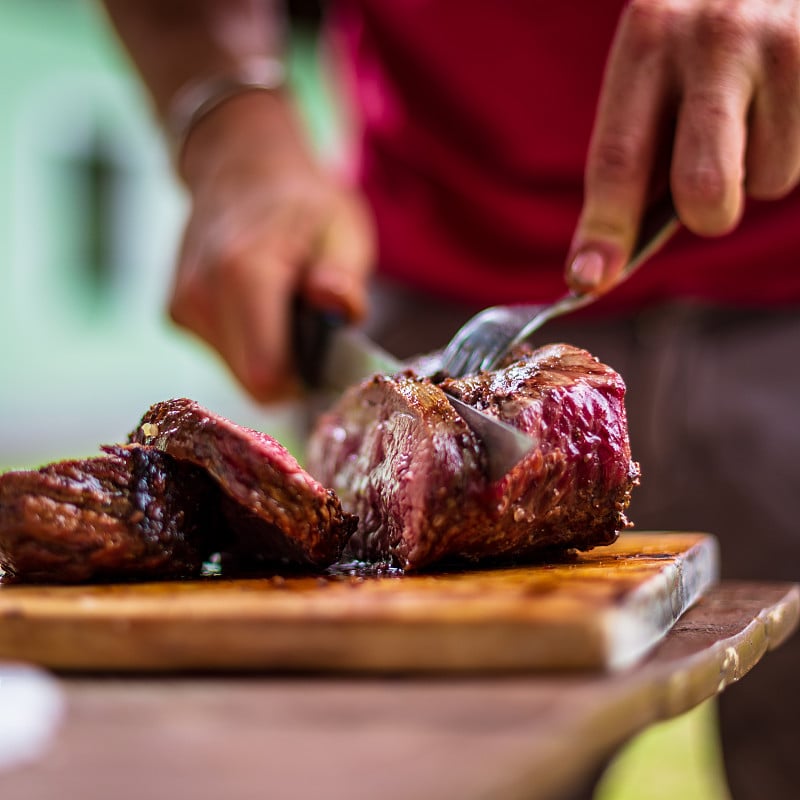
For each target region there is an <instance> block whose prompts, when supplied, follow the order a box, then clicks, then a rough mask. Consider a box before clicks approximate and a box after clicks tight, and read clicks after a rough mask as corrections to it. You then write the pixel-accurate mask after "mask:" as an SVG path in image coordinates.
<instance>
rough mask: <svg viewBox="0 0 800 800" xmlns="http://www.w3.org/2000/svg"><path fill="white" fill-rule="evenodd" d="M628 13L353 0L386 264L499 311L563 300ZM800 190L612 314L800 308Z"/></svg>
mask: <svg viewBox="0 0 800 800" xmlns="http://www.w3.org/2000/svg"><path fill="white" fill-rule="evenodd" d="M623 5H624V3H623V0H595V2H591V3H582V4H580V6H579V7H576V6H575V4H571V3H557V2H550V1H546V0H539V1H538V2H537V0H502V2H496V3H491V2H487V0H394V1H392V0H341V2H339V3H337V4H336V6H335V9H334V15H333V18H332V23H333V30H334V31H335V32H336V33H337V34H338V35H337V40H338V42H339V44H340V49H341V50H343V51H344V55H345V59H344V61H345V69H346V78H347V80H348V83H349V87H348V88H349V91H350V92H351V93H352V95H353V99H354V103H353V105H354V108H355V109H357V112H356V113H357V126H356V130H357V137H358V139H357V144H358V147H357V152H358V167H357V169H358V176H359V179H360V181H361V184H362V186H363V188H364V190H365V191H366V194H367V196H368V198H369V200H370V201H371V203H372V206H373V208H374V212H375V216H376V219H377V226H378V238H379V251H380V268H381V270H382V271H383V272H384V273H385V274H387V275H390V276H393V277H394V278H397V279H400V280H402V281H404V282H405V283H407V284H409V285H412V286H416V287H419V288H422V289H426V290H428V291H431V292H434V293H438V294H442V295H446V296H448V297H455V298H459V299H463V300H467V301H471V302H477V303H479V304H483V305H490V304H494V303H510V302H521V301H533V302H535V301H542V300H549V299H553V298H555V297H557V296H559V295H560V294H563V292H564V290H565V285H564V279H563V264H564V260H565V258H566V254H567V248H568V246H569V241H570V238H571V236H572V233H573V229H574V226H575V223H576V220H577V217H578V213H579V211H580V207H581V198H582V185H583V169H584V163H585V158H586V150H587V145H588V141H589V135H590V133H591V128H592V123H593V120H594V114H595V108H596V104H597V98H598V95H599V91H600V85H601V80H602V75H603V68H604V64H605V60H606V56H607V53H608V50H609V46H610V43H611V41H612V37H613V35H614V31H615V29H616V26H617V21H618V17H619V14H620V12H621V9H622V7H623ZM798 253H800V193H798V192H795V193H794V194H792V195H791V196H790V197H788V198H787V199H785V200H782V201H778V202H770V203H755V202H751V203H749V204H748V209H747V213H746V215H745V218H744V220H743V222H742V224H741V225H740V227H739V228H738V229H737V230H736V231H735V232H734V233H732V234H730V235H728V236H726V237H723V238H718V239H700V238H698V237H695V236H693V235H691V234H689V233H688V232H686V231H681V232H680V233H679V234H678V236H677V237H676V238H675V239H674V240H673V241H672V242H671V243H670V244H669V245H668V246H667V248H665V249H664V250H663V251H662V252H661V253H660V254H658V255H657V256H656V257H655V258H653V260H652V261H651V263H649V264H648V265H646V267H645V268H644V269H642V270H640V271H639V273H638V274H636V275H635V276H634V277H633V278H632V279H631V280H630V281H629V282H628V283H626V284H624V285H622V286H620V287H619V288H618V289H615V290H614V292H612V293H611V295H610V296H609V297H608V298H607V299H606V300H604V301H603V304H604V306H605V307H606V308H614V309H621V308H631V307H639V306H642V305H643V304H647V303H651V302H658V301H661V300H666V299H671V298H675V297H691V298H700V299H705V300H712V301H718V302H722V303H734V304H746V305H763V304H782V303H797V302H800V263H799V262H800V258H799V257H798Z"/></svg>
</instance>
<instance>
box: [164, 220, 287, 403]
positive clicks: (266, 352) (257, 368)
mask: <svg viewBox="0 0 800 800" xmlns="http://www.w3.org/2000/svg"><path fill="white" fill-rule="evenodd" d="M274 233H275V232H274V231H270V230H264V231H261V232H260V233H259V235H257V236H254V237H250V238H248V240H247V241H246V242H235V241H232V242H228V243H226V245H225V246H219V244H218V243H217V244H216V245H215V246H214V247H213V248H210V246H209V245H208V243H207V242H206V243H205V244H206V247H209V250H204V249H203V247H202V246H199V244H198V243H196V242H192V240H191V239H189V242H188V245H187V246H185V247H184V252H183V254H182V258H181V261H180V265H179V270H178V278H177V280H176V283H175V287H174V291H173V298H172V302H171V306H170V313H171V315H172V318H173V320H174V321H175V322H176V323H178V324H179V325H182V326H183V327H186V328H188V329H189V330H191V331H192V332H193V333H195V334H197V335H198V336H199V337H200V338H202V339H203V340H204V341H206V342H207V343H208V344H209V345H211V346H212V347H213V348H214V349H215V350H217V352H218V353H219V354H220V355H221V356H222V358H223V359H224V361H225V362H226V363H227V365H228V367H229V368H230V370H231V372H232V373H233V374H234V376H235V377H236V379H237V380H238V381H239V382H240V383H241V384H242V386H243V387H244V388H245V389H246V390H247V392H248V393H249V394H250V395H252V396H253V397H254V398H255V399H256V400H259V401H267V400H273V399H277V398H280V397H282V396H285V395H287V394H290V393H292V392H293V391H294V389H295V387H294V381H293V371H292V367H291V359H290V354H289V340H288V327H289V319H288V314H289V310H288V309H289V304H290V299H291V296H292V294H293V292H294V285H295V278H294V274H293V271H294V267H293V264H292V261H291V260H290V259H287V258H286V257H285V253H284V254H282V256H279V255H278V253H279V252H280V250H281V249H284V250H285V248H280V247H276V246H275V239H274ZM187 238H189V237H187ZM201 241H202V240H201ZM193 244H194V245H195V246H196V247H193V246H192V245H193Z"/></svg>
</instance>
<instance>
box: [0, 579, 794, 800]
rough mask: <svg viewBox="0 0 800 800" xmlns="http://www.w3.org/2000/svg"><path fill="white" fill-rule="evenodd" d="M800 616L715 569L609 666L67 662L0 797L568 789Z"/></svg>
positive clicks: (465, 794)
mask: <svg viewBox="0 0 800 800" xmlns="http://www.w3.org/2000/svg"><path fill="white" fill-rule="evenodd" d="M799 615H800V592H798V587H797V585H789V584H782V585H781V584H759V583H737V584H727V583H722V584H719V585H716V586H714V587H712V588H710V589H709V590H708V592H707V593H706V594H705V595H704V596H703V597H702V598H701V599H700V601H699V602H698V603H697V604H696V605H695V606H694V607H693V608H692V609H690V610H689V611H688V612H687V613H686V614H684V616H683V617H682V618H681V619H680V620H679V621H678V622H677V624H676V625H675V626H674V627H673V629H672V630H671V631H670V633H669V634H668V635H667V636H666V638H665V639H664V640H663V641H662V642H661V643H660V644H658V645H657V646H656V647H655V648H654V649H653V651H652V652H651V653H650V654H649V655H648V656H647V657H646V658H645V659H644V660H643V661H642V662H640V663H638V664H637V665H636V666H634V667H631V668H629V669H626V670H622V671H619V672H615V673H612V674H608V673H599V672H591V673H587V672H570V673H564V672H559V673H537V674H528V675H502V676H496V677H486V676H472V677H467V676H460V677H447V678H443V677H442V676H420V675H416V676H413V677H397V676H371V677H369V678H366V677H364V676H342V675H321V674H318V675H313V676H305V677H300V676H296V675H288V676H287V675H247V676H234V675H217V676H203V675H196V676H163V675H159V676H149V677H148V676H141V675H140V676H102V677H101V676H86V675H84V676H62V677H61V678H60V681H59V682H60V685H61V687H62V689H63V691H64V693H65V696H66V708H67V713H66V716H65V719H64V723H63V727H62V728H61V730H60V732H59V734H58V736H57V737H56V740H55V742H54V744H53V746H52V747H51V749H50V750H49V751H48V752H47V753H46V754H44V755H43V757H42V758H41V759H40V760H39V761H38V762H37V763H35V764H32V765H28V766H25V767H21V768H18V769H15V770H14V771H12V772H6V773H0V797H3V798H14V800H50V798H52V799H53V800H56V799H57V798H64V797H66V798H81V800H107V798H109V797H113V798H115V800H141V798H146V797H153V798H182V797H191V798H192V800H218V798H227V799H228V800H249V798H253V797H268V798H280V799H281V800H283V798H287V799H289V798H298V799H299V798H312V797H323V798H325V800H339V799H340V798H341V800H372V799H373V798H381V800H434V798H436V800H440V799H441V798H459V800H488V799H489V798H491V800H523V798H524V800H555V799H556V798H559V799H561V798H564V797H565V796H570V797H572V796H573V792H574V791H575V790H576V789H577V788H578V787H579V786H580V785H582V784H583V783H584V782H585V781H586V780H587V779H588V778H589V777H590V776H591V775H592V774H594V773H596V771H597V769H598V768H599V766H600V765H601V764H602V763H603V762H604V761H605V760H606V759H607V758H608V757H609V756H610V755H611V754H612V753H613V752H614V751H615V750H616V749H617V748H618V747H619V746H620V745H621V744H622V743H624V742H625V741H626V740H627V739H628V738H629V737H630V736H631V735H633V734H634V733H636V732H637V731H640V730H642V729H643V728H645V727H647V726H648V725H650V724H651V723H653V722H656V721H658V720H661V719H665V718H667V717H671V716H674V715H675V714H679V713H681V712H683V711H686V710H688V709H689V708H691V707H692V706H694V705H696V704H697V703H698V702H700V701H702V700H703V699H705V698H707V697H711V696H713V695H715V694H717V693H718V692H720V691H722V690H728V691H732V692H736V691H737V688H738V687H736V686H731V685H730V684H732V683H734V682H736V681H738V680H739V679H741V678H744V680H747V677H746V673H747V672H748V671H749V670H750V669H751V668H752V667H754V666H755V668H756V669H758V666H756V665H757V662H758V661H759V660H760V659H761V658H762V657H763V656H764V655H765V654H766V653H767V651H768V650H771V649H773V648H775V647H778V646H779V645H780V644H781V642H782V641H783V640H784V639H785V638H786V637H788V636H789V635H790V634H791V633H792V631H793V630H795V629H796V627H797V623H798V616H799ZM781 655H782V653H781V651H780V650H778V652H777V653H775V654H774V655H772V654H770V655H768V656H767V658H780V657H781ZM756 733H758V732H756ZM642 794H643V796H645V795H646V784H644V785H643V793H642Z"/></svg>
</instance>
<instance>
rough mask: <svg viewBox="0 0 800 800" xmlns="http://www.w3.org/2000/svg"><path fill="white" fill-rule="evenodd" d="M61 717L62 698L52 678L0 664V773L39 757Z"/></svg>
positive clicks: (19, 666) (21, 667)
mask: <svg viewBox="0 0 800 800" xmlns="http://www.w3.org/2000/svg"><path fill="white" fill-rule="evenodd" d="M63 716H64V698H63V695H62V693H61V690H60V689H59V687H58V684H57V683H56V681H55V679H54V678H52V677H50V676H49V675H48V674H47V673H45V672H43V671H42V670H39V669H35V668H33V667H28V666H23V665H21V664H3V663H0V770H3V769H7V768H8V767H11V766H17V765H19V764H24V763H27V762H30V761H34V760H36V759H37V758H40V757H41V756H42V755H43V754H44V753H45V751H46V750H47V747H48V746H49V744H50V742H51V741H52V739H53V736H54V735H55V733H56V731H57V730H58V727H59V725H60V723H61V720H62V718H63Z"/></svg>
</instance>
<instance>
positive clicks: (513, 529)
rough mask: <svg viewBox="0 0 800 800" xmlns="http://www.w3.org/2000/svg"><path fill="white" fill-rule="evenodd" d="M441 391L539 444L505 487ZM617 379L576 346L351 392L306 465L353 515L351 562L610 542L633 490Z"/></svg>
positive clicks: (426, 559) (411, 561)
mask: <svg viewBox="0 0 800 800" xmlns="http://www.w3.org/2000/svg"><path fill="white" fill-rule="evenodd" d="M445 390H446V391H447V392H449V393H451V394H453V395H454V396H457V397H459V398H460V399H462V400H464V401H465V402H467V403H469V404H470V405H473V406H475V407H476V408H480V409H482V410H484V411H486V412H487V413H489V414H491V415H493V416H496V417H498V418H499V419H502V420H503V421H505V422H508V423H509V424H511V425H513V426H515V427H517V428H518V429H520V430H522V431H524V432H526V433H529V434H531V435H532V436H534V437H535V438H536V439H537V440H538V445H537V446H536V447H535V448H534V449H533V450H532V452H531V453H530V454H529V455H528V456H526V457H525V459H523V461H522V462H520V464H518V465H517V467H515V469H514V470H512V472H510V473H509V474H508V475H506V476H505V477H504V478H503V479H501V480H500V481H497V482H495V483H491V482H489V481H488V479H487V477H486V471H485V468H486V462H485V454H484V452H483V449H482V445H481V443H480V442H479V441H477V439H476V437H475V435H474V434H473V433H472V431H471V430H470V429H469V428H468V427H467V426H466V424H465V423H464V421H463V420H462V419H461V418H460V417H459V416H458V415H457V414H456V413H455V412H454V411H453V409H452V407H451V406H450V404H449V403H448V402H447V396H446V394H445ZM624 395H625V386H624V383H623V381H622V379H621V378H620V376H619V375H618V374H617V373H616V372H614V370H612V369H611V368H610V367H607V366H605V365H604V364H601V363H600V362H599V361H598V360H597V359H596V358H594V357H593V356H591V355H590V354H589V353H587V352H586V351H584V350H580V349H578V348H575V347H571V346H569V345H550V346H548V347H543V348H540V349H538V350H535V351H530V349H528V348H521V349H519V350H517V351H515V353H514V354H513V356H512V357H511V358H510V359H509V360H508V361H507V363H506V365H505V366H504V367H502V368H501V369H499V370H497V371H495V372H484V373H480V374H478V375H476V376H472V377H467V378H462V379H446V380H443V381H440V382H439V384H438V385H437V384H436V383H434V382H433V381H431V380H428V379H420V378H416V377H415V376H413V375H399V376H396V377H393V378H385V377H376V378H373V379H372V380H370V381H368V382H366V383H364V384H362V385H360V386H358V387H355V388H353V389H351V390H349V391H348V392H346V393H345V395H344V396H343V397H342V398H341V400H340V401H339V402H338V404H337V405H336V406H335V407H334V408H333V409H332V410H331V411H330V412H329V413H328V414H326V415H325V416H324V417H323V418H322V419H321V420H320V422H319V424H318V426H317V427H316V429H315V431H314V433H313V434H312V438H311V442H310V447H309V469H310V471H311V472H312V473H313V474H315V475H316V476H317V477H318V478H319V480H320V481H322V482H323V483H325V484H326V485H328V486H330V487H332V488H333V490H334V491H336V492H337V494H338V495H339V497H340V498H341V500H342V503H343V505H344V507H345V509H347V510H348V511H350V512H352V513H353V514H356V515H357V516H358V517H359V525H358V528H357V531H356V534H355V535H354V536H353V537H352V539H351V540H350V543H349V545H348V551H349V554H350V555H352V556H353V557H355V558H359V559H363V560H368V561H377V560H385V559H389V560H391V561H392V562H394V563H395V564H397V565H398V566H400V567H403V568H404V569H406V570H413V569H419V568H422V567H426V566H429V565H430V564H433V563H436V562H438V561H441V560H442V559H445V558H448V559H450V558H457V559H467V560H472V561H478V560H481V559H486V558H491V559H496V558H506V559H508V558H511V557H513V558H525V557H527V556H530V555H532V554H535V553H537V552H540V551H542V550H548V549H551V548H561V549H565V548H578V549H589V548H591V547H594V546H596V545H601V544H609V543H611V542H612V541H614V539H615V538H616V536H617V532H618V531H619V530H620V529H621V528H624V527H626V526H627V524H628V523H627V520H626V518H625V509H626V508H627V506H628V503H629V502H630V493H631V489H632V487H633V486H634V485H635V484H636V483H637V482H638V465H636V464H635V463H634V462H633V461H632V460H631V453H630V445H629V441H628V429H627V421H626V416H625V406H624Z"/></svg>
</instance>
